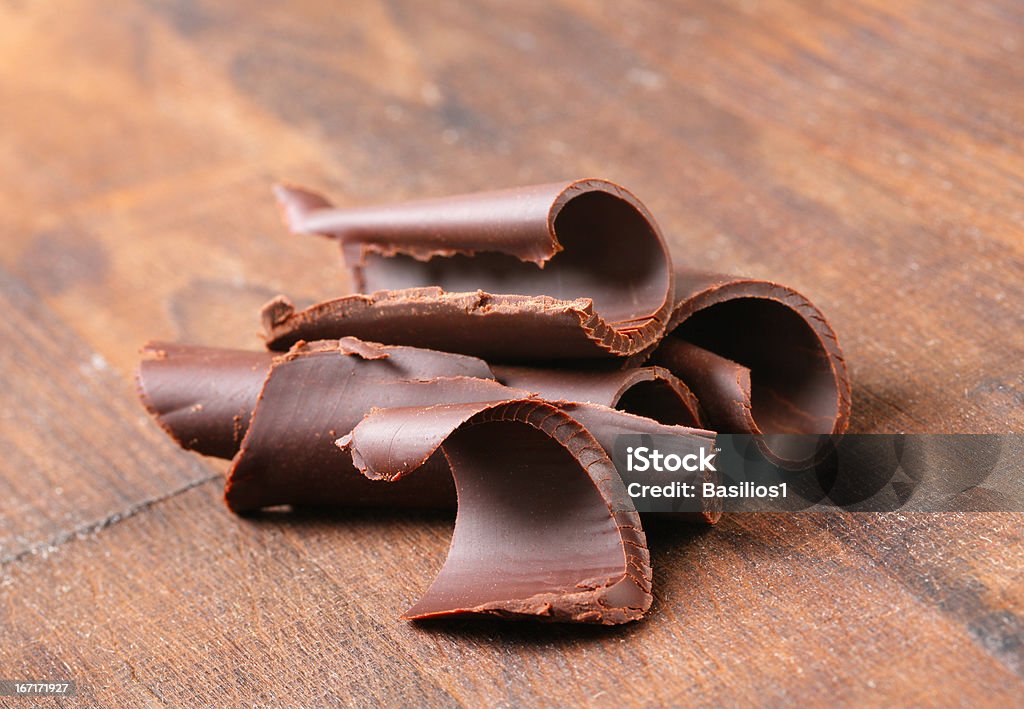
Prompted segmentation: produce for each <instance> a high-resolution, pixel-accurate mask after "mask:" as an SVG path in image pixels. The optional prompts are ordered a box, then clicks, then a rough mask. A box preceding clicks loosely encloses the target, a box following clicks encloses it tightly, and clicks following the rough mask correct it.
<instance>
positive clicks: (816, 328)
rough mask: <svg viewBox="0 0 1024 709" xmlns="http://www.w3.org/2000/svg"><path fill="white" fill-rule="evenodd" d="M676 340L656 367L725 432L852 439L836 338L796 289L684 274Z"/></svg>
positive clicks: (671, 334) (673, 332)
mask: <svg viewBox="0 0 1024 709" xmlns="http://www.w3.org/2000/svg"><path fill="white" fill-rule="evenodd" d="M667 332H668V335H667V336H666V337H665V339H664V340H663V341H662V343H661V344H660V345H659V346H658V348H657V349H656V350H655V351H654V353H653V355H652V356H651V359H650V361H651V362H652V363H654V364H657V365H660V366H663V367H666V368H667V369H669V370H671V371H672V372H673V373H674V374H675V375H677V376H678V377H679V378H680V379H682V380H683V381H684V382H686V384H687V385H688V386H689V387H690V388H691V389H692V390H693V392H694V393H695V394H696V396H697V399H698V400H699V402H700V406H701V411H702V414H703V417H704V422H705V424H706V425H707V426H709V427H711V428H713V429H715V430H716V431H719V432H721V433H753V434H790V433H803V434H830V433H842V432H843V431H845V430H846V427H847V425H848V423H849V417H850V379H849V375H848V373H847V369H846V362H845V360H844V359H843V354H842V350H841V349H840V347H839V342H838V340H837V339H836V334H835V332H834V331H833V330H832V327H831V326H830V325H829V324H828V321H826V319H825V316H824V315H822V313H821V311H820V310H818V309H817V308H816V307H815V306H814V305H813V304H812V303H811V302H810V301H809V300H808V299H807V298H806V297H804V296H803V295H801V294H800V293H798V292H796V291H794V290H793V289H792V288H789V287H787V286H783V285H779V284H777V283H772V282H769V281H761V280H756V279H749V278H737V277H734V276H723V275H720V274H710V273H703V272H696V271H680V272H678V273H677V274H676V305H675V308H674V309H673V312H672V317H671V319H670V320H669V325H668V329H667ZM776 453H778V455H779V456H780V457H783V458H785V457H786V453H785V452H783V451H776Z"/></svg>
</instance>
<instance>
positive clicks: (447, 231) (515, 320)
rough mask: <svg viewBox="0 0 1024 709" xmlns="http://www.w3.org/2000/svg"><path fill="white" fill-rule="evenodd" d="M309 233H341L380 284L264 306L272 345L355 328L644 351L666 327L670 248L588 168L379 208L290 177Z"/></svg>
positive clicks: (494, 350)
mask: <svg viewBox="0 0 1024 709" xmlns="http://www.w3.org/2000/svg"><path fill="white" fill-rule="evenodd" d="M276 194H277V198H278V201H279V203H280V205H281V208H282V212H283V214H284V217H285V220H286V222H287V223H288V225H289V227H290V228H291V229H292V230H293V231H295V232H298V233H315V234H322V235H326V236H331V237H334V238H336V239H338V241H339V242H340V243H341V247H342V251H343V253H344V255H345V260H346V263H348V265H349V266H350V268H351V269H352V272H353V278H354V281H355V283H356V287H357V288H358V289H359V290H360V291H362V292H363V293H367V295H354V296H347V297H344V298H339V299H336V300H331V301H327V302H325V303H321V304H319V305H315V306H313V307H312V308H309V309H307V310H304V311H300V312H297V311H295V309H294V307H293V306H292V305H291V304H290V303H289V302H288V301H287V300H285V299H276V300H275V301H272V302H271V303H270V304H268V306H267V307H266V308H265V309H264V313H263V321H264V328H265V330H266V339H267V345H268V347H270V348H271V349H275V350H282V349H287V348H288V347H290V346H291V345H292V344H293V343H295V342H296V341H298V340H300V339H301V340H307V341H310V340H317V339H329V338H337V337H341V336H345V335H352V336H355V337H362V338H368V339H374V340H379V341H384V342H394V343H401V344H408V345H413V346H418V347H428V348H434V349H441V350H446V351H452V352H461V353H464V354H472V355H476V356H480V357H484V358H486V359H488V360H491V361H495V362H513V361H518V362H522V361H536V360H545V359H555V358H608V357H623V356H630V355H636V354H638V353H640V352H642V351H644V350H645V349H648V348H649V347H651V346H653V345H654V343H655V342H657V340H658V339H659V338H660V337H661V335H662V333H663V332H664V325H665V320H666V317H667V315H668V311H669V308H670V306H671V302H670V295H671V293H672V288H673V275H672V268H671V260H670V257H669V254H668V250H667V247H666V245H665V242H664V240H663V239H662V236H661V233H660V231H659V229H658V226H657V224H656V223H655V221H654V218H653V217H652V216H651V215H650V213H649V212H648V211H647V209H646V208H645V207H644V206H643V204H642V203H641V202H640V201H639V200H638V199H637V198H636V197H634V196H633V195H632V194H631V193H629V192H628V191H626V190H625V189H624V188H622V187H620V186H619V185H616V184H614V183H612V182H608V181H606V180H596V179H587V180H577V181H575V182H570V183H559V184H551V185H539V186H535V187H524V188H518V189H512V190H504V191H498V192H482V193H478V194H472V195H465V196H459V197H448V198H444V199H436V200H426V201H419V202H411V203H407V204H400V205H393V206H388V207H378V208H371V209H335V208H332V207H330V206H329V204H328V202H327V201H326V200H325V199H324V198H322V197H320V196H319V195H316V194H314V193H312V192H308V191H306V190H301V189H298V188H293V187H279V188H278V189H277V191H276Z"/></svg>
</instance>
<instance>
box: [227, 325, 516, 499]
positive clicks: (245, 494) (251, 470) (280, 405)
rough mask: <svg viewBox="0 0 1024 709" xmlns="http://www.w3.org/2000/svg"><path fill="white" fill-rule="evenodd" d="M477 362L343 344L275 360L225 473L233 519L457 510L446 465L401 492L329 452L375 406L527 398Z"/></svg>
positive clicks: (319, 345)
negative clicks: (283, 513)
mask: <svg viewBox="0 0 1024 709" xmlns="http://www.w3.org/2000/svg"><path fill="white" fill-rule="evenodd" d="M490 376H491V373H490V369H489V368H488V367H487V365H486V364H485V363H484V362H482V361H481V360H478V359H475V358H472V357H465V356H461V355H452V354H448V353H445V352H434V351H430V350H420V349H416V348H412V347H384V346H382V345H378V344H375V343H369V342H359V341H355V340H343V341H342V342H340V343H339V342H337V341H328V342H315V343H311V344H301V345H297V346H296V347H294V348H293V349H292V350H291V351H290V352H289V353H288V354H286V355H283V356H280V357H277V358H276V359H275V360H274V363H273V366H272V368H271V370H270V373H269V375H268V376H267V377H266V381H265V383H264V385H263V388H262V391H261V392H260V395H259V400H258V402H257V403H256V407H255V409H254V411H253V415H252V420H251V422H250V425H249V430H248V433H247V434H246V436H245V438H244V439H243V441H242V445H241V448H240V450H239V452H238V455H237V456H235V459H234V461H233V464H232V467H231V470H230V472H229V474H228V481H227V487H226V490H225V499H226V500H227V503H228V506H229V507H230V508H231V509H232V510H234V511H235V512H245V511H249V510H255V509H259V508H262V507H270V506H274V505H285V504H289V505H301V506H335V507H346V506H352V507H365V506H383V507H393V508H398V507H425V508H450V507H453V506H454V503H455V500H454V488H453V486H452V482H451V476H450V474H449V472H448V469H447V466H446V465H445V464H444V461H443V460H440V461H436V462H435V463H434V464H432V465H430V466H427V469H428V470H429V471H431V474H425V475H422V476H418V477H417V478H410V479H409V481H407V482H406V483H404V484H399V485H396V486H387V485H382V484H378V483H373V482H371V481H369V480H367V479H366V478H364V477H363V476H362V475H360V474H359V473H358V472H357V471H356V470H355V468H353V467H352V464H351V461H350V459H349V457H348V456H345V455H342V454H340V453H339V451H338V450H337V449H336V448H335V446H334V440H335V439H336V438H338V437H339V436H342V435H345V434H346V433H348V432H349V431H350V430H352V428H353V427H354V426H355V425H356V424H357V423H359V421H360V420H361V419H362V418H363V416H364V415H366V414H367V413H368V412H369V411H370V410H371V409H373V408H374V407H377V406H391V407H393V406H414V405H425V404H432V403H436V402H438V401H453V402H459V401H491V400H502V399H507V398H509V397H510V396H513V395H525V394H526V393H525V392H519V391H518V390H513V389H509V388H508V387H505V386H502V385H501V384H499V383H498V382H496V381H493V380H492V379H489V378H488V377H490Z"/></svg>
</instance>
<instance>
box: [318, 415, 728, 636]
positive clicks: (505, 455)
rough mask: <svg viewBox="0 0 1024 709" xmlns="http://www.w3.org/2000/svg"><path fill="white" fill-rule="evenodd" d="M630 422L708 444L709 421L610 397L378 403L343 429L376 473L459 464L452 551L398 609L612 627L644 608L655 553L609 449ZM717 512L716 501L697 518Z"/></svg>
mask: <svg viewBox="0 0 1024 709" xmlns="http://www.w3.org/2000/svg"><path fill="white" fill-rule="evenodd" d="M591 427H593V428H591ZM623 432H645V433H656V432H657V433H665V432H671V433H673V434H675V435H680V436H687V437H689V438H691V439H692V442H693V445H694V447H695V449H696V446H698V445H709V444H713V442H714V437H713V435H710V434H708V432H706V431H695V430H690V429H680V428H678V427H668V426H661V425H659V424H657V423H655V422H653V421H651V420H650V419H645V418H641V417H638V416H632V415H630V414H626V413H623V412H620V411H615V410H613V409H609V408H607V407H603V406H597V405H593V404H575V403H574V404H565V403H557V404H556V403H547V402H542V401H538V400H535V399H518V400H509V401H503V402H492V403H466V404H437V405H434V406H429V407H418V408H396V409H378V410H376V411H373V412H372V413H370V414H369V415H368V416H367V417H366V418H365V419H364V420H363V421H362V422H361V423H360V424H359V425H358V426H356V427H355V429H354V430H353V431H352V433H351V434H349V435H347V436H344V437H342V438H340V439H339V440H338V445H339V447H341V448H343V449H345V450H349V451H350V452H351V454H352V459H353V461H354V462H355V465H356V466H357V467H358V468H359V469H360V470H361V471H362V472H363V474H364V475H366V476H367V477H368V478H371V479H377V480H389V481H396V482H401V481H404V480H409V479H413V478H415V477H416V476H417V475H418V474H420V472H419V471H420V470H421V466H423V465H424V463H426V462H427V461H429V460H431V459H432V458H433V456H435V455H436V454H437V452H438V451H439V450H443V452H444V454H445V456H446V458H447V460H448V462H449V464H450V466H451V471H452V474H453V476H454V478H455V484H456V488H457V490H458V501H459V508H458V516H457V519H456V523H455V532H454V534H453V536H452V542H451V547H450V548H449V551H448V557H447V559H446V561H445V564H444V566H443V567H442V569H441V571H440V573H439V574H438V575H437V578H436V579H435V580H434V582H433V584H431V586H430V588H429V589H428V590H427V592H426V593H425V594H424V595H423V597H422V598H420V600H419V601H418V602H417V603H416V604H415V605H414V606H413V607H412V608H411V609H409V610H408V611H406V613H405V615H404V617H406V618H434V617H440V616H448V615H461V614H494V615H502V616H509V617H521V616H536V617H540V618H544V619H548V620H556V621H575V622H589V623H604V624H615V623H623V622H626V621H629V620H634V619H636V618H639V617H640V616H642V615H643V613H644V612H645V611H646V610H647V608H648V607H649V606H650V603H651V596H650V591H651V571H650V556H649V554H648V551H647V544H646V537H645V535H644V532H643V530H642V528H641V526H640V520H639V516H638V514H637V512H636V509H635V508H634V506H633V503H632V500H631V499H630V497H629V496H628V494H627V493H626V490H625V487H624V486H623V484H622V480H621V479H620V478H619V476H618V473H617V471H616V470H615V466H614V464H613V463H612V461H611V459H610V457H609V456H610V451H611V449H612V448H613V447H614V439H615V437H617V436H618V435H620V434H621V433H623ZM709 504H714V503H713V502H711V501H709ZM719 514H720V508H717V507H709V509H707V510H706V512H705V513H704V514H703V515H701V516H700V517H701V519H702V521H706V522H711V521H714V520H716V519H717V517H718V515H719ZM496 579H501V582H500V583H495V580H496Z"/></svg>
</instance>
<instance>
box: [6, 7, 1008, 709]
mask: <svg viewBox="0 0 1024 709" xmlns="http://www.w3.org/2000/svg"><path fill="white" fill-rule="evenodd" d="M1022 55H1024V8H1022V6H1021V5H1020V4H1019V3H1014V2H1011V1H1010V0H987V1H984V2H976V3H956V4H953V3H934V2H927V1H926V0H906V1H905V2H899V3H892V2H881V0H858V2H854V3H838V2H824V3H818V2H796V1H789V0H771V1H768V2H745V1H743V0H736V1H735V2H722V3H703V2H697V1H696V0H682V1H680V2H676V3H672V4H665V3H644V2H640V1H639V0H636V1H632V0H631V1H630V2H623V3H615V4H607V3H592V2H586V1H584V0H555V1H554V2H539V0H538V1H535V0H528V1H526V2H517V3H507V2H500V1H499V0H485V1H483V2H479V3H460V2H448V1H446V2H441V3H414V2H408V1H406V0H395V1H389V2H384V1H383V0H381V1H375V0H366V1H365V2H357V3H347V4H345V6H344V8H342V7H340V6H334V5H331V4H323V3H317V2H313V1H312V0H302V1H301V2H296V3H288V4H287V5H284V4H277V5H267V6H264V7H261V8H253V7H249V6H246V7H243V6H242V4H241V3H225V2H213V1H212V0H196V1H194V2H185V3H179V2H170V1H169V0H167V1H165V0H137V1H129V2H124V3H116V4H113V5H111V4H109V3H100V2H97V1H96V0H83V2H79V3H73V4H61V5H60V6H58V5H56V4H46V3H23V2H8V3H0V105H2V106H3V107H4V112H3V115H4V117H3V121H2V122H0V187H2V189H0V230H2V234H3V237H2V238H0V301H2V302H0V307H2V308H3V312H4V315H5V317H4V318H3V319H2V320H0V339H2V341H3V344H2V345H0V347H2V349H0V377H2V380H3V387H0V414H2V416H0V442H2V443H3V450H4V455H3V456H0V677H24V678H28V677H38V678H44V677H68V678H74V679H76V680H78V681H79V683H80V684H81V686H82V693H81V697H80V700H82V701H81V702H80V703H82V704H85V705H103V706H109V705H155V704H156V705H158V704H172V705H232V704H257V703H258V704H285V703H294V704H299V705H319V704H323V703H329V704H351V705H373V704H376V703H380V702H388V703H400V704H415V705H425V704H429V705H435V704H436V705H441V706H446V705H477V704H482V705H488V706H508V705H522V704H546V705H554V704H573V705H575V704H591V705H598V706H600V705H611V704H617V703H621V702H624V703H627V704H637V705H648V706H654V705H664V704H684V703H685V704H697V705H710V704H716V705H717V704H722V703H724V704H727V705H732V704H739V703H741V702H752V703H762V704H764V703H767V704H774V705H780V704H790V703H795V702H797V701H805V702H811V703H815V704H820V703H825V702H838V703H841V704H861V703H870V704H879V703H882V701H883V700H884V701H885V703H897V704H954V703H969V704H973V705H988V706H1006V705H1015V704H1017V705H1019V703H1020V697H1021V696H1024V620H1022V619H1024V577H1022V574H1024V571H1022V570H1024V539H1022V536H1021V532H1020V529H1021V523H1022V521H1024V515H1021V514H980V513H978V514H959V515H958V514H948V515H903V514H890V515H867V514H860V515H852V514H839V513H837V514H833V515H824V514H821V515H802V516H801V515H797V516H789V517H782V516H768V515H746V516H733V517H728V518H726V519H725V520H724V521H723V523H722V524H721V525H720V526H719V527H718V528H716V529H714V530H712V531H709V532H703V533H697V532H694V531H690V530H679V529H672V528H669V527H664V526H656V527H655V528H654V529H652V530H651V533H650V536H651V545H652V548H653V557H654V558H653V564H654V567H655V593H656V602H655V606H654V608H653V609H652V613H651V615H650V617H649V618H648V619H647V620H646V621H644V622H642V623H638V624H634V625H631V626H628V627H623V628H619V629H613V630H607V629H604V630H602V629H594V628H566V627H538V626H534V625H525V624H507V623H505V624H503V623H497V622H487V623H468V622H467V623H444V624H430V625H428V624H419V625H416V624H406V623H403V622H400V621H397V620H396V618H397V616H398V614H399V613H400V612H401V611H402V610H404V609H405V608H406V607H408V605H409V604H410V603H411V602H412V601H413V600H414V598H415V597H416V595H417V593H418V592H419V591H421V590H422V589H423V588H424V587H425V585H426V583H427V582H428V580H429V578H430V577H431V575H432V573H433V571H434V570H436V569H437V568H439V567H440V564H441V561H442V559H443V557H444V553H445V550H446V547H447V541H448V534H449V533H450V528H451V520H450V519H449V518H447V517H444V516H442V517H433V516H424V515H419V516H417V515H397V514H396V515H393V516H384V517H375V516H374V515H370V514H367V513H360V512H338V513H337V514H332V515H324V516H302V515H287V514H277V515H264V516H261V517H258V518H253V519H239V518H236V517H233V516H232V515H230V514H229V513H228V512H227V511H226V510H225V509H224V508H223V505H222V502H221V500H220V480H219V477H218V476H219V474H220V473H221V472H222V470H223V466H219V465H217V464H214V463H211V462H210V461H207V460H202V459H199V458H195V457H192V456H190V455H188V454H186V453H184V452H181V451H178V450H176V449H175V448H174V446H173V445H172V444H171V443H170V442H169V441H166V440H164V438H163V435H162V434H161V433H160V432H159V430H157V429H156V428H155V427H154V426H152V425H151V424H150V423H149V422H148V421H146V420H145V414H144V412H143V411H142V409H141V407H139V406H138V405H137V403H136V402H135V401H134V398H133V391H132V385H131V381H130V378H131V374H132V371H133V369H134V367H135V364H136V351H137V349H138V347H139V345H141V344H142V342H144V341H145V340H147V339H150V338H161V339H180V340H185V341H192V342H202V343H207V344H216V345H230V346H246V347H256V346H258V345H259V340H258V338H257V336H256V332H257V330H258V320H257V312H256V311H257V308H258V306H259V305H260V304H261V303H262V302H263V301H264V300H266V299H268V298H269V297H271V296H272V295H274V294H276V293H278V292H284V293H287V294H288V295H289V296H291V297H292V298H293V299H294V300H296V302H298V303H300V304H301V303H304V302H309V301H312V300H315V299H320V298H326V297H330V296H334V295H338V294H341V293H344V292H347V291H348V288H349V283H348V282H347V281H346V278H345V276H344V274H343V272H342V270H341V269H340V268H339V265H338V263H337V260H336V252H335V249H334V248H333V247H332V246H331V245H330V244H328V243H326V242H323V241H318V240H316V239H305V240H304V239H302V238H298V237H292V236H290V235H288V234H287V233H285V230H284V229H283V228H282V227H281V225H280V224H279V221H278V216H277V214H276V210H275V207H274V205H273V203H272V200H271V199H270V194H269V186H270V184H271V183H272V182H273V181H274V180H275V179H281V178H287V179H291V180H294V181H297V182H304V183H308V184H310V185H315V186H319V187H323V188H324V189H325V191H328V192H329V193H330V194H331V196H332V197H333V198H335V199H336V200H337V201H338V202H339V203H341V204H366V203H372V202H384V201H391V200H396V199H402V198H409V197H419V196H433V195H443V194H450V193H456V192H464V191H468V190H474V189H478V188H484V187H492V186H505V185H512V184H526V183H531V182H543V181H549V180H560V179H566V178H573V177H578V176H583V175H597V176H606V177H609V178H612V179H615V180H617V181H620V182H622V183H623V184H626V185H628V186H629V187H630V188H631V189H632V190H633V191H635V192H636V193H637V194H638V195H639V196H640V197H641V198H642V199H643V200H644V201H645V203H646V204H647V205H648V206H649V207H650V208H651V210H652V211H653V212H654V214H656V215H657V217H658V219H659V222H660V223H661V226H662V228H663V231H664V232H665V233H666V235H667V236H668V238H669V239H670V241H671V244H672V247H673V252H674V254H675V256H676V258H677V259H679V260H681V261H685V262H688V263H692V264H696V265H700V266H704V267H708V268H714V269H718V270H723V271H728V272H734V273H744V274H749V275H752V276H758V277H764V278H770V279H773V280H778V281H781V282H784V283H788V284H791V285H793V286H794V287H796V288H798V289H799V290H801V291H802V292H804V293H805V294H806V295H808V296H809V297H810V298H811V299H812V300H814V301H815V303H817V304H818V305H819V306H820V307H821V308H822V309H823V310H824V311H825V312H826V313H827V314H828V315H829V316H830V318H831V319H832V321H833V324H834V326H835V328H836V330H837V332H838V333H839V336H840V340H841V342H842V344H843V346H844V349H845V352H846V355H847V359H848V361H849V363H850V365H851V367H852V374H853V378H854V412H853V419H852V427H853V429H854V430H857V431H918V432H931V431H936V432H937V431H956V432H1005V431H1017V432H1024V364H1022V362H1024V207H1022V206H1021V205H1022V204H1024V154H1022V152H1021V150H1020V146H1021V145H1022V140H1024V95H1022V87H1024V61H1022V58H1024V57H1022ZM55 422H59V425H56V426H55V425H54V424H55ZM1017 465H1018V469H1020V470H1024V464H1022V463H1020V461H1018V462H1017ZM58 488H60V490H61V494H60V495H57V494H56V490H57V489H58Z"/></svg>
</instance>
